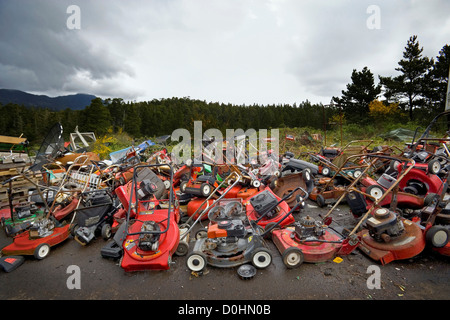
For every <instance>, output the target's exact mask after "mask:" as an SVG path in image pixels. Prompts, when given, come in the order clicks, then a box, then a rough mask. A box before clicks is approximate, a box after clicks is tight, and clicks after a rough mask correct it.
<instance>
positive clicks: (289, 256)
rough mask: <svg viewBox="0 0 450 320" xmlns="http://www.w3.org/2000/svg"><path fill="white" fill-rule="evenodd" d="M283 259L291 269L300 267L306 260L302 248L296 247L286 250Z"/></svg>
mask: <svg viewBox="0 0 450 320" xmlns="http://www.w3.org/2000/svg"><path fill="white" fill-rule="evenodd" d="M282 259H283V263H284V265H285V266H286V267H287V268H289V269H294V268H297V267H299V266H300V265H301V264H302V263H303V261H304V260H305V259H304V257H303V252H302V250H300V249H299V248H296V247H290V248H287V249H286V250H284V252H283V254H282Z"/></svg>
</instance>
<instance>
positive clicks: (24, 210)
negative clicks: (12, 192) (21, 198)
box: [14, 202, 37, 219]
mask: <svg viewBox="0 0 450 320" xmlns="http://www.w3.org/2000/svg"><path fill="white" fill-rule="evenodd" d="M14 210H15V212H16V215H17V218H18V219H25V218H28V217H31V216H32V215H33V214H34V213H35V212H36V210H37V207H36V206H35V205H34V204H33V203H30V202H27V203H22V204H20V205H18V206H16V207H15V208H14Z"/></svg>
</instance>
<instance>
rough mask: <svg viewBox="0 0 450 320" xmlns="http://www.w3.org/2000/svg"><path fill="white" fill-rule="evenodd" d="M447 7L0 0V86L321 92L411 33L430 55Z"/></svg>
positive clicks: (291, 96)
mask: <svg viewBox="0 0 450 320" xmlns="http://www.w3.org/2000/svg"><path fill="white" fill-rule="evenodd" d="M71 5H76V6H77V7H78V8H79V12H77V11H76V10H75V11H73V10H70V9H71V8H72V7H70V6H71ZM68 9H69V10H68ZM449 12H450V1H448V0H421V1H415V0H386V1H381V0H370V1H366V0H327V1H325V0H140V1H138V0H128V1H126V0H95V1H92V0H91V1H78V0H69V1H66V0H58V1H55V0H0V88H7V89H19V90H24V91H28V92H32V93H39V94H46V95H49V96H56V95H62V94H72V93H79V92H81V93H89V94H94V95H97V96H100V97H102V98H107V97H111V98H114V97H120V98H123V99H124V100H136V101H144V100H152V99H159V98H170V97H187V96H189V97H191V98H193V99H201V100H206V101H208V102H209V101H212V102H216V101H217V102H224V103H234V104H244V103H245V104H253V103H258V104H272V103H275V104H278V103H289V104H293V103H294V102H297V103H299V102H302V101H305V100H309V101H311V102H314V103H319V102H322V103H324V104H327V103H329V102H330V100H331V97H332V96H340V95H341V90H343V89H345V86H346V84H347V83H349V82H350V75H351V73H352V70H353V69H357V70H358V71H359V70H361V69H362V68H363V67H364V66H367V67H368V68H369V69H370V70H371V71H372V72H373V73H374V75H375V77H376V79H378V75H383V76H387V75H396V74H397V72H396V71H395V68H396V67H397V62H398V61H399V60H400V59H401V58H402V52H403V49H404V47H405V45H406V42H407V40H408V39H409V37H410V36H412V35H417V36H418V40H419V43H420V45H421V46H423V47H424V55H425V56H428V57H430V58H431V57H436V56H437V55H438V52H439V50H440V49H441V48H442V47H443V46H444V45H445V44H450V14H449ZM78 13H79V14H78ZM78 27H79V28H78ZM377 81H378V80H377Z"/></svg>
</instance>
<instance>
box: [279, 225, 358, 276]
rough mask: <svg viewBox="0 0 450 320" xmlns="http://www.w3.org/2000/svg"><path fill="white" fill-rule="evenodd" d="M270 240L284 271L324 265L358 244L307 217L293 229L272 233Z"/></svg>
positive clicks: (345, 253) (355, 240) (348, 251)
mask: <svg viewBox="0 0 450 320" xmlns="http://www.w3.org/2000/svg"><path fill="white" fill-rule="evenodd" d="M272 240H273V242H274V244H275V246H276V247H277V249H278V250H279V252H280V254H281V255H282V259H283V263H284V264H285V266H286V267H287V268H296V267H298V266H300V265H301V264H302V263H303V262H310V263H317V262H324V261H328V260H332V259H333V258H335V257H336V256H337V255H347V254H350V253H351V252H352V251H353V250H354V249H355V248H356V247H357V246H358V243H359V240H358V238H357V237H351V238H344V237H343V236H342V235H340V234H339V233H337V232H336V231H335V230H333V229H331V228H329V227H328V226H327V225H325V224H323V223H322V222H320V221H317V220H315V219H314V218H312V217H310V216H306V217H303V218H301V219H300V220H299V221H297V222H296V223H295V224H294V226H291V227H287V228H284V229H275V230H273V231H272Z"/></svg>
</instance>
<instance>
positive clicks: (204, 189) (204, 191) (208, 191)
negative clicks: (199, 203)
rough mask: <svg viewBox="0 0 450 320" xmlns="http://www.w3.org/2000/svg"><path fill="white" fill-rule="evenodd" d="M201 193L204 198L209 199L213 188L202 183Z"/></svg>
mask: <svg viewBox="0 0 450 320" xmlns="http://www.w3.org/2000/svg"><path fill="white" fill-rule="evenodd" d="M200 192H201V194H202V196H204V197H208V196H209V195H210V194H211V192H212V187H211V186H210V185H209V184H208V183H202V184H201V185H200Z"/></svg>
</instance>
